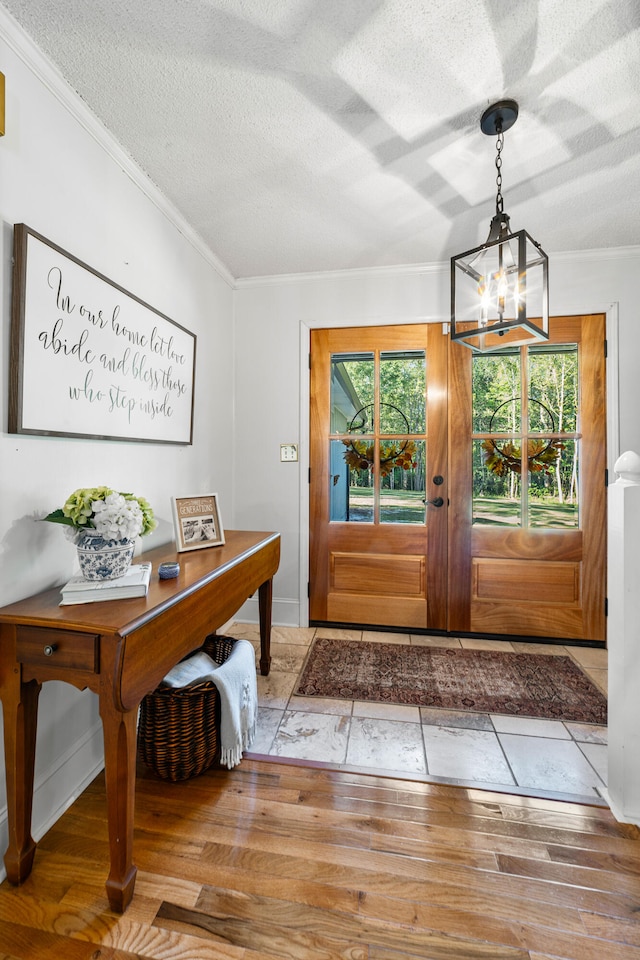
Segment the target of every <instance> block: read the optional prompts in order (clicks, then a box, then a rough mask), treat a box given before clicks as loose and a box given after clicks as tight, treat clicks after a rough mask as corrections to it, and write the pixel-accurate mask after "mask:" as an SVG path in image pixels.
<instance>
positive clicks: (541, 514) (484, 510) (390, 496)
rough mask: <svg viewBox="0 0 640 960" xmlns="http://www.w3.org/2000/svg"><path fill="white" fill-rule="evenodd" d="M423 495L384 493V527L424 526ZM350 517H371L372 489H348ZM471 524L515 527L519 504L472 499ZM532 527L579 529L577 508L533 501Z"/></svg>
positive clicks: (408, 491)
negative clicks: (392, 525)
mask: <svg viewBox="0 0 640 960" xmlns="http://www.w3.org/2000/svg"><path fill="white" fill-rule="evenodd" d="M423 496H424V494H423V493H422V492H421V491H414V490H383V491H382V503H381V507H382V519H383V522H386V523H424V509H425V508H424V503H423V502H422V500H423ZM349 505H350V508H349V509H350V516H351V519H353V520H356V521H357V520H360V521H367V520H368V521H370V520H371V519H372V516H373V488H372V487H351V488H350V490H349ZM473 515H474V521H473V522H474V523H476V524H482V525H486V526H489V525H490V526H500V527H503V526H518V525H519V524H520V504H519V501H518V500H510V499H508V498H506V497H475V498H474V501H473ZM529 525H530V526H531V527H553V528H558V527H564V528H567V527H569V528H572V529H575V528H577V526H578V506H577V504H567V503H558V502H557V501H556V500H553V499H552V498H544V499H542V498H540V499H535V500H532V501H531V503H530V504H529Z"/></svg>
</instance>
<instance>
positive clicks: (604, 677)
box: [582, 666, 608, 697]
mask: <svg viewBox="0 0 640 960" xmlns="http://www.w3.org/2000/svg"><path fill="white" fill-rule="evenodd" d="M582 669H583V670H584V672H585V673H586V675H587V676H588V677H589V679H590V680H593V682H594V683H595V685H596V687H597V688H598V689H599V690H600V691H601V692H602V693H604V695H605V697H606V696H607V693H608V672H607V671H606V670H596V669H595V668H594V667H584V666H583V667H582Z"/></svg>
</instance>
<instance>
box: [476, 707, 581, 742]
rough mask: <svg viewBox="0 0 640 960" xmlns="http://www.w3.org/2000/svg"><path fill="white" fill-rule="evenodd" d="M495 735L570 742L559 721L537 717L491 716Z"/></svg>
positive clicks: (566, 731) (565, 729) (568, 735)
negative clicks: (510, 734)
mask: <svg viewBox="0 0 640 960" xmlns="http://www.w3.org/2000/svg"><path fill="white" fill-rule="evenodd" d="M491 721H492V723H493V726H494V728H495V730H496V732H497V733H517V734H519V735H520V736H521V737H524V736H526V737H547V738H548V739H550V740H571V734H570V733H569V731H568V730H567V728H566V727H565V725H564V724H563V723H562V722H561V721H560V720H541V719H539V718H538V717H508V716H503V715H498V714H493V713H492V714H491Z"/></svg>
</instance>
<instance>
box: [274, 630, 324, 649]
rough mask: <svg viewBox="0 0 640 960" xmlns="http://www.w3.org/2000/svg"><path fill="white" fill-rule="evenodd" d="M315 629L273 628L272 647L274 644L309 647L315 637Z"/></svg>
mask: <svg viewBox="0 0 640 960" xmlns="http://www.w3.org/2000/svg"><path fill="white" fill-rule="evenodd" d="M315 632H316V628H315V627H271V645H272V646H273V644H274V643H292V644H295V645H296V646H302V647H308V646H310V645H311V641H312V640H313V638H314V636H315Z"/></svg>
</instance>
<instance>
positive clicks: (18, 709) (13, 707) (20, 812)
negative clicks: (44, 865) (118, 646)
mask: <svg viewBox="0 0 640 960" xmlns="http://www.w3.org/2000/svg"><path fill="white" fill-rule="evenodd" d="M40 689H41V684H39V683H37V682H36V681H35V680H31V681H30V682H29V683H21V682H20V679H19V676H15V675H14V676H13V677H11V678H10V679H9V680H8V681H7V682H6V683H5V685H4V690H3V697H2V706H3V713H4V750H5V765H6V775H7V814H8V826H9V846H8V847H7V852H6V853H5V855H4V865H5V867H6V870H7V878H8V880H9V881H10V883H14V884H18V883H23V881H24V880H26V879H27V877H28V876H29V874H30V873H31V867H32V866H33V858H34V855H35V852H36V844H35V841H34V839H33V837H32V836H31V810H32V806H33V769H34V763H35V758H36V731H37V726H38V696H39V694H40Z"/></svg>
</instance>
